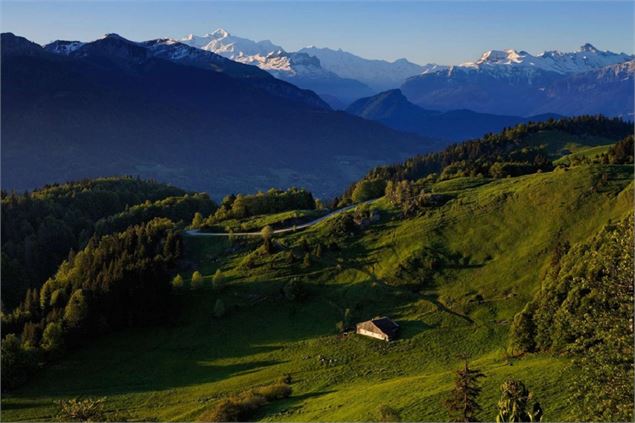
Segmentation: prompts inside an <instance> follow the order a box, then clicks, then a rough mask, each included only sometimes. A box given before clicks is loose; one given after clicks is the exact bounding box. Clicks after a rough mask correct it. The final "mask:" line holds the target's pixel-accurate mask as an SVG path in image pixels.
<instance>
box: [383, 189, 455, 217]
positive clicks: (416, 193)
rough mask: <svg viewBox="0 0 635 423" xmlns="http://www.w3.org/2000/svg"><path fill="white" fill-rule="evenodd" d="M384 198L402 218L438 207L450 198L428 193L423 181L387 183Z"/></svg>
mask: <svg viewBox="0 0 635 423" xmlns="http://www.w3.org/2000/svg"><path fill="white" fill-rule="evenodd" d="M385 193H386V198H388V199H389V200H390V202H391V203H392V204H393V205H395V206H397V207H399V208H400V209H401V212H402V213H403V215H404V216H415V215H417V214H419V213H421V212H423V211H425V209H427V208H430V207H439V206H442V205H443V204H445V203H447V202H448V201H449V200H450V199H451V198H452V197H450V196H449V195H445V194H433V193H431V192H428V191H427V190H426V188H425V183H424V182H423V181H417V182H412V181H407V180H404V181H399V182H393V181H388V184H386V191H385Z"/></svg>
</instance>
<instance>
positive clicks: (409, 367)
mask: <svg viewBox="0 0 635 423" xmlns="http://www.w3.org/2000/svg"><path fill="white" fill-rule="evenodd" d="M632 171H633V168H632V166H601V165H593V166H579V167H574V168H571V169H570V170H567V171H565V170H557V171H554V172H549V173H542V174H535V175H527V176H523V177H518V178H507V179H501V180H489V179H483V178H478V179H477V178H462V179H459V180H454V181H445V182H441V183H439V184H437V185H436V186H435V187H434V190H435V191H436V192H444V193H450V194H451V195H453V196H454V199H453V200H452V201H450V202H448V203H446V204H445V205H443V206H441V207H439V208H436V209H430V210H429V211H428V212H427V213H426V214H425V215H423V216H420V217H416V218H410V219H401V218H400V217H399V215H398V211H397V210H395V209H393V208H392V207H391V206H390V205H389V204H388V202H387V201H386V200H385V199H380V200H378V201H376V202H374V203H373V204H372V207H374V208H376V209H378V210H379V212H380V214H381V217H382V219H381V221H380V222H378V223H376V224H373V225H371V226H369V227H367V228H365V229H364V230H363V231H362V232H361V233H357V234H354V235H349V236H346V237H344V238H342V239H340V240H339V250H335V249H328V250H325V251H324V253H323V254H322V255H321V257H313V258H312V262H311V264H310V265H309V266H305V265H303V263H302V260H295V261H293V260H291V261H290V260H289V254H288V253H289V251H290V250H291V249H293V248H298V246H299V245H302V243H303V241H302V239H303V238H304V239H305V240H307V242H309V243H311V242H313V241H314V240H319V239H324V238H326V237H328V236H329V235H330V231H331V222H330V221H331V219H328V220H327V221H325V222H322V223H320V224H319V225H316V226H315V227H312V228H310V229H308V230H307V231H304V232H301V233H294V234H290V235H288V236H286V237H283V238H281V239H276V241H277V242H279V243H280V247H279V252H277V253H275V254H273V255H264V254H260V253H258V252H257V251H256V249H257V248H258V246H259V244H260V241H259V240H258V239H253V240H246V241H236V240H234V241H232V240H229V239H216V238H189V239H187V240H186V241H187V242H186V253H187V260H186V262H185V264H184V266H187V268H186V271H187V272H189V271H191V270H193V269H197V270H200V271H201V272H202V273H203V274H204V275H205V276H206V278H207V279H209V278H211V275H212V274H213V273H214V272H215V271H216V270H217V269H219V268H220V269H222V270H223V272H224V274H225V275H226V280H227V286H226V287H225V289H224V290H222V291H220V292H218V291H214V290H213V289H212V288H211V287H208V288H204V289H201V290H198V291H191V290H182V291H180V292H178V293H177V294H176V295H175V304H174V321H173V322H172V323H171V324H169V325H165V326H163V327H151V328H142V329H135V330H128V331H124V332H120V333H115V334H111V335H109V336H105V337H102V338H100V339H97V340H95V341H93V342H91V343H89V344H87V345H86V346H84V347H83V348H81V349H79V350H77V351H76V352H73V353H70V354H68V356H67V357H65V358H64V359H63V360H61V361H59V362H57V363H55V364H54V365H52V366H50V367H49V368H47V369H45V370H44V371H43V372H42V373H41V374H40V375H39V376H38V377H37V379H35V380H33V381H32V382H31V383H29V384H28V385H27V386H25V387H23V388H22V389H20V390H19V391H17V392H15V393H12V394H11V395H5V396H3V400H2V419H3V420H5V421H9V420H48V419H51V418H53V417H54V416H55V413H56V411H57V407H56V405H55V404H54V401H55V400H59V399H63V398H70V397H76V396H91V397H101V396H107V397H108V401H107V404H106V406H107V408H108V409H109V410H113V411H114V410H117V409H119V410H125V412H126V413H128V415H129V417H130V418H131V419H141V420H154V419H158V420H175V421H187V420H195V419H196V418H197V417H198V416H200V415H201V414H203V413H204V412H205V411H207V410H209V408H210V407H212V406H214V404H216V403H217V402H218V401H219V400H220V399H221V398H223V397H224V396H227V395H229V394H234V393H238V392H242V391H244V390H245V389H248V388H251V387H255V386H259V385H266V384H269V383H271V382H273V381H275V380H276V379H277V378H279V377H280V376H282V375H284V374H287V373H288V374H290V375H291V376H292V379H293V383H292V387H293V394H292V395H291V397H289V398H287V399H284V400H278V401H274V402H272V403H271V404H269V405H267V406H265V407H264V408H263V409H260V410H259V411H258V413H257V415H255V418H257V419H261V420H272V421H280V420H282V421H310V420H326V421H367V420H376V419H377V418H378V416H377V408H378V406H379V405H382V404H385V405H389V406H391V407H394V408H396V409H397V410H399V412H400V413H401V415H402V417H403V419H405V420H445V419H447V416H446V414H445V411H444V409H443V406H442V404H441V401H442V400H443V399H444V398H445V396H446V395H447V393H448V391H449V390H450V388H451V384H452V378H453V372H454V371H455V370H456V369H457V368H458V367H459V366H460V365H461V362H462V358H461V357H463V356H468V357H470V360H471V361H472V362H473V365H474V366H476V367H478V368H480V369H481V370H482V371H483V372H484V373H485V374H486V375H487V378H486V379H485V380H484V391H483V394H482V398H481V403H482V405H483V408H484V412H483V414H482V416H481V417H482V418H483V419H486V420H492V419H493V418H494V417H495V407H496V401H497V399H498V395H499V392H498V386H499V384H500V383H501V381H502V380H503V379H504V378H506V377H508V376H514V377H517V378H520V379H522V380H523V381H524V382H525V383H526V385H527V386H528V387H529V388H530V389H531V390H532V391H534V393H535V396H536V398H537V399H538V400H539V401H540V403H541V404H542V405H543V407H544V409H545V416H546V419H547V420H550V421H553V420H566V419H567V418H568V417H569V414H568V409H567V405H566V399H567V398H568V396H569V388H570V386H571V383H570V381H571V378H572V376H573V375H572V374H571V371H570V370H569V367H568V366H569V362H568V360H567V359H566V358H560V357H553V356H549V355H543V354H536V355H529V356H524V357H521V358H516V359H511V360H509V359H508V358H507V357H506V356H505V355H504V350H505V347H506V344H507V332H508V329H509V323H510V321H511V319H512V318H513V316H514V314H515V313H516V312H517V311H519V310H520V309H521V308H522V307H523V306H524V304H525V303H526V302H527V301H528V300H529V299H530V298H531V295H532V293H533V292H534V291H535V290H536V289H539V288H540V278H541V275H542V274H543V272H544V271H545V269H546V265H547V262H548V260H549V257H550V254H551V251H552V249H553V247H554V246H555V245H556V243H557V242H558V241H561V240H568V241H569V242H571V243H572V244H574V243H577V242H580V241H583V240H586V239H588V238H589V237H590V236H592V235H593V234H594V233H595V232H597V231H598V230H599V229H600V228H601V227H602V226H603V225H605V224H606V223H607V222H608V221H609V220H610V219H614V220H615V219H619V218H621V217H623V216H624V215H626V214H627V213H631V212H632V204H633V183H632ZM248 257H250V258H251V259H250V260H247V258H248ZM247 261H249V264H248V265H247V264H246V262H247ZM431 261H433V262H434V263H435V265H434V266H432V269H429V271H425V272H422V271H421V269H422V268H425V267H426V263H429V262H431ZM184 274H185V273H184ZM292 279H296V280H297V283H299V284H301V285H302V286H303V287H304V290H305V291H306V299H304V300H303V301H290V300H287V299H285V297H284V295H283V294H282V287H283V286H284V285H285V284H286V283H288V282H289V281H290V280H292ZM218 298H222V299H223V301H224V302H225V304H226V305H227V308H228V310H229V312H228V314H227V316H225V317H223V318H220V319H216V318H214V317H213V308H214V303H215V301H216V300H217V299H218ZM347 308H348V309H350V310H351V312H352V314H353V319H354V321H358V320H362V319H367V318H370V317H373V316H374V315H378V314H387V315H390V316H391V317H393V318H394V319H396V320H397V321H398V322H399V323H400V324H401V325H402V329H403V330H402V336H401V338H400V339H399V340H397V341H396V342H393V343H390V344H387V343H384V342H381V341H375V340H372V339H367V338H362V337H358V336H355V335H338V334H337V333H336V330H335V324H336V322H338V321H340V320H342V319H343V315H344V310H345V309H347Z"/></svg>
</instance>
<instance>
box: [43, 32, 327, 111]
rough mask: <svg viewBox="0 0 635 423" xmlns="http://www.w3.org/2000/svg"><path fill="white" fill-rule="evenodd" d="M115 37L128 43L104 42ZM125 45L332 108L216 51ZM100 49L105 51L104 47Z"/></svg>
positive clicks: (73, 44) (74, 49) (75, 50)
mask: <svg viewBox="0 0 635 423" xmlns="http://www.w3.org/2000/svg"><path fill="white" fill-rule="evenodd" d="M114 38H120V39H121V40H125V39H123V38H122V37H119V36H118V35H117V34H108V35H106V36H105V37H104V39H105V40H108V39H114ZM107 42H108V41H105V42H104V43H107ZM125 42H127V43H129V44H130V48H133V49H134V48H137V47H138V48H140V49H141V50H139V54H140V55H141V56H143V57H146V58H149V57H155V58H160V59H166V60H170V61H172V62H175V63H179V64H185V65H188V66H195V67H199V68H201V69H208V70H213V71H215V72H222V73H224V74H226V75H229V76H232V77H234V78H240V79H244V80H246V81H247V82H249V83H250V84H252V85H254V86H257V87H259V88H262V89H265V90H266V91H268V92H269V93H271V94H274V95H278V96H281V97H284V98H288V99H291V100H294V101H298V102H301V103H304V104H306V105H309V106H311V107H317V108H326V109H328V108H329V106H328V105H327V104H326V103H325V102H324V101H323V100H322V99H321V98H319V97H318V96H317V95H316V94H315V93H313V92H311V91H307V90H302V89H299V88H297V87H295V86H293V85H291V84H288V83H286V82H284V81H280V80H278V79H276V78H275V77H273V76H272V75H270V74H269V73H268V72H265V71H262V70H260V69H258V68H256V67H254V66H248V65H244V64H242V63H237V62H234V61H233V60H230V59H227V58H225V57H222V56H220V55H217V54H215V53H213V52H209V51H204V50H200V49H197V48H193V47H189V46H187V45H185V44H182V43H179V42H177V41H174V40H171V39H157V40H150V41H145V42H141V43H135V42H132V41H129V40H125ZM102 44H103V43H102ZM92 45H93V43H82V42H79V41H62V40H58V41H54V42H52V43H50V44H47V45H45V46H44V49H45V50H47V51H50V52H52V53H56V54H62V55H68V56H82V55H85V54H86V52H85V49H90V48H92V47H91V46H92ZM101 48H103V45H102V46H101Z"/></svg>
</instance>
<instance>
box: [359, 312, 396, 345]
mask: <svg viewBox="0 0 635 423" xmlns="http://www.w3.org/2000/svg"><path fill="white" fill-rule="evenodd" d="M398 332H399V325H398V324H397V323H395V322H393V321H392V320H390V319H389V318H388V317H375V318H374V319H372V320H368V321H366V322H361V323H358V324H357V327H356V329H355V333H358V334H360V335H364V336H370V337H371V338H377V339H382V340H384V341H392V340H393V339H395V338H397V333H398Z"/></svg>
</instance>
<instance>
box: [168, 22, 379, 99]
mask: <svg viewBox="0 0 635 423" xmlns="http://www.w3.org/2000/svg"><path fill="white" fill-rule="evenodd" d="M180 42H182V43H183V44H187V45H189V46H191V47H196V48H199V49H202V50H205V51H211V52H214V53H216V54H218V55H221V56H223V57H226V58H228V59H231V60H234V61H236V62H239V63H244V64H248V65H253V66H257V67H259V68H260V69H262V70H265V71H267V72H269V73H271V74H272V75H274V76H275V77H276V78H279V79H282V80H284V81H288V82H290V83H292V84H294V85H297V86H298V87H301V88H305V89H310V90H313V91H315V92H316V93H318V94H319V95H321V96H322V97H323V98H324V99H326V100H327V101H328V100H330V99H331V98H337V99H339V100H340V101H341V102H343V103H349V102H351V101H353V100H355V99H357V98H359V97H363V96H367V95H371V94H373V90H372V89H371V88H369V87H368V86H367V85H365V84H364V83H362V82H360V81H358V80H355V79H352V78H347V77H342V76H341V75H338V74H336V73H334V72H332V71H330V70H328V69H325V68H324V67H323V66H321V63H320V60H319V59H318V58H316V57H315V56H311V55H309V54H306V53H305V52H287V51H285V50H284V48H282V47H281V46H279V45H276V44H274V43H272V42H271V41H269V40H264V41H252V40H249V39H246V38H241V37H237V36H234V35H232V34H230V33H229V32H227V31H225V30H224V29H217V30H216V31H214V32H212V33H209V34H206V35H203V36H196V35H193V34H190V35H187V36H185V37H183V38H182V39H181V40H180ZM336 103H337V102H332V104H333V105H335V104H336Z"/></svg>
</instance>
